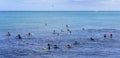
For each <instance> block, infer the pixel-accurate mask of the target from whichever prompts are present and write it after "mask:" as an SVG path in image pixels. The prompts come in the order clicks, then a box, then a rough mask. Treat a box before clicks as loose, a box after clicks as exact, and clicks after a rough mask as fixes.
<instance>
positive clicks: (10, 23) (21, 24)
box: [0, 11, 120, 33]
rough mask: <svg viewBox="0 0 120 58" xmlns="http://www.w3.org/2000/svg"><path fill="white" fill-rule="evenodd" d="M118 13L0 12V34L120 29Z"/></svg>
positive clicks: (119, 13)
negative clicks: (66, 26) (64, 29)
mask: <svg viewBox="0 0 120 58" xmlns="http://www.w3.org/2000/svg"><path fill="white" fill-rule="evenodd" d="M119 21H120V12H77V11H76V12H63V11H60V12H59V11H58V12H57V11H56V12H0V32H1V33H2V32H6V31H10V32H16V31H17V32H18V31H19V32H20V31H21V30H23V31H29V30H36V29H39V30H37V31H40V30H43V29H44V26H43V25H44V24H45V23H47V24H48V25H49V27H50V28H49V30H51V29H62V28H64V27H65V25H66V24H68V25H70V26H71V28H72V29H81V28H86V29H120V23H119Z"/></svg>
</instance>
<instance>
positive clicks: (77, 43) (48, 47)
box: [42, 41, 80, 50]
mask: <svg viewBox="0 0 120 58" xmlns="http://www.w3.org/2000/svg"><path fill="white" fill-rule="evenodd" d="M74 45H80V42H78V41H75V42H74ZM52 46H53V48H54V49H55V50H56V49H60V47H59V46H58V45H56V44H55V45H51V44H49V43H48V44H47V48H42V49H43V50H46V49H48V50H51V47H52ZM65 47H66V48H68V49H70V48H73V47H72V46H71V45H70V44H68V45H66V46H65Z"/></svg>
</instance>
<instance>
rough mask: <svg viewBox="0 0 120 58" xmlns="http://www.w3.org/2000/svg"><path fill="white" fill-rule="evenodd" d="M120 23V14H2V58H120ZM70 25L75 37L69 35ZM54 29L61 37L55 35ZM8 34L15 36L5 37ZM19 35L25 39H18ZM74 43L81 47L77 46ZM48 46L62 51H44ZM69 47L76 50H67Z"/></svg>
mask: <svg viewBox="0 0 120 58" xmlns="http://www.w3.org/2000/svg"><path fill="white" fill-rule="evenodd" d="M119 22H120V12H85V11H84V12H77V11H76V12H63V11H58V12H0V58H119V57H120V52H119V51H120V45H119V44H120V39H119V38H120V30H119V29H120V23H119ZM45 24H48V25H47V26H45ZM66 24H68V25H69V29H70V30H71V31H72V33H71V34H69V33H68V32H66ZM82 28H85V30H82ZM61 29H63V30H64V32H60V30H61ZM53 30H56V31H57V32H58V33H59V34H60V36H58V35H53V34H51V32H52V31H53ZM7 32H10V33H11V35H12V36H10V37H7V36H5V34H6V33H7ZM29 32H30V33H32V36H31V37H30V39H29V37H27V36H26V33H29ZM110 33H112V34H113V38H112V39H111V38H109V34H110ZM17 34H21V36H22V39H16V38H15V37H16V35H17ZM103 34H107V38H103ZM90 37H93V38H95V41H90V39H89V38H90ZM74 41H79V42H81V44H80V45H74V44H73V43H74ZM48 43H50V44H51V45H52V47H53V45H54V44H57V45H58V46H59V47H60V49H58V50H54V49H53V48H51V50H50V51H48V50H44V51H43V50H42V48H44V47H47V44H48ZM67 44H70V45H72V46H73V48H72V49H67V48H65V46H66V45H67Z"/></svg>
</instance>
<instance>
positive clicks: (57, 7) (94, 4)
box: [0, 0, 120, 11]
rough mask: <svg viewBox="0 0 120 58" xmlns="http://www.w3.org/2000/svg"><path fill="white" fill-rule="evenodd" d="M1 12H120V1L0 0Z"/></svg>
mask: <svg viewBox="0 0 120 58" xmlns="http://www.w3.org/2000/svg"><path fill="white" fill-rule="evenodd" d="M0 11H120V0H0Z"/></svg>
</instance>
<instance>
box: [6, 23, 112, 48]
mask: <svg viewBox="0 0 120 58" xmlns="http://www.w3.org/2000/svg"><path fill="white" fill-rule="evenodd" d="M45 26H47V24H45ZM82 30H85V29H84V28H83V29H82ZM66 31H67V32H68V33H70V34H71V33H72V32H71V30H70V29H69V26H68V25H66ZM61 32H65V31H64V30H62V29H61ZM52 34H57V35H60V34H59V33H57V32H56V30H53V32H52ZM6 36H11V33H10V32H7V34H6ZM26 36H32V34H31V33H28V34H26ZM107 36H108V37H109V38H112V37H113V35H112V34H109V35H107V34H104V36H103V37H104V38H107ZM16 39H22V37H21V35H20V34H18V35H17V36H16ZM90 40H91V41H95V39H94V38H92V37H91V38H90ZM80 44H81V43H80V42H79V41H75V42H74V45H80ZM52 46H53V48H54V49H59V48H60V47H59V46H58V45H56V44H55V45H51V44H49V43H48V44H47V48H43V50H46V49H48V50H50V49H51V47H52ZM65 47H66V48H68V49H70V48H73V47H72V46H71V45H70V44H68V45H66V46H65Z"/></svg>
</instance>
